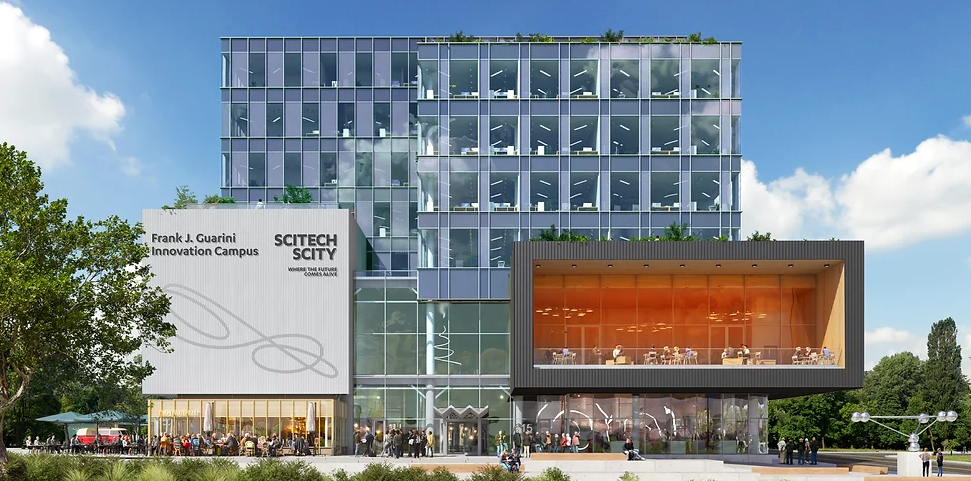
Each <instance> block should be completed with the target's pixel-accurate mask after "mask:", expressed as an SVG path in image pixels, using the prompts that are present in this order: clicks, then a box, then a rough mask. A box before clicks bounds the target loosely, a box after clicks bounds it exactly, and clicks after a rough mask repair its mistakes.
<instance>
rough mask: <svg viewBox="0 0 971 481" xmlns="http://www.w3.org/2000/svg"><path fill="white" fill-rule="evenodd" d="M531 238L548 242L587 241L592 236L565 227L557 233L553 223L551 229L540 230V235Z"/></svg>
mask: <svg viewBox="0 0 971 481" xmlns="http://www.w3.org/2000/svg"><path fill="white" fill-rule="evenodd" d="M529 240H531V241H546V242H587V241H589V240H590V238H589V237H587V236H585V235H580V234H577V233H575V232H573V231H572V230H569V229H564V230H563V231H562V232H560V233H557V231H556V226H555V225H551V226H550V228H549V229H543V230H541V231H539V237H531V238H530V239H529Z"/></svg>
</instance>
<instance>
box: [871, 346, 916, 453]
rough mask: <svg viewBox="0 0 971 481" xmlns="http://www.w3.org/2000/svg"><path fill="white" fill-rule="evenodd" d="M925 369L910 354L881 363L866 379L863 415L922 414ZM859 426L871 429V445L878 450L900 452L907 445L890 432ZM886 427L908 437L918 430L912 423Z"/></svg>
mask: <svg viewBox="0 0 971 481" xmlns="http://www.w3.org/2000/svg"><path fill="white" fill-rule="evenodd" d="M923 367H924V366H923V362H922V361H921V360H920V359H919V358H918V357H917V356H915V355H914V354H912V353H910V352H900V353H897V354H894V355H892V356H887V357H884V358H883V359H881V360H880V362H879V363H878V364H877V365H876V366H875V367H874V368H873V370H872V371H870V372H868V373H867V374H866V376H865V377H864V378H863V399H862V403H861V404H862V406H863V407H864V411H867V412H869V413H870V414H872V415H878V416H897V415H903V414H919V410H920V406H919V404H920V402H919V401H920V398H919V397H918V395H919V393H920V389H921V385H922V379H923V376H922V372H923ZM860 424H865V425H866V426H865V427H868V428H870V429H871V431H870V433H869V435H870V442H871V443H872V444H873V445H875V446H877V447H880V448H891V447H892V448H896V449H900V448H902V447H903V446H904V444H905V443H906V439H903V438H902V437H901V436H900V435H899V434H897V433H894V432H892V431H890V430H888V429H883V428H879V426H869V425H870V423H860ZM885 424H887V425H889V426H893V427H895V428H897V429H899V430H900V431H903V432H905V433H906V432H913V430H914V428H915V427H916V423H915V422H914V421H909V420H907V421H895V420H887V422H886V423H885ZM861 427H864V426H861Z"/></svg>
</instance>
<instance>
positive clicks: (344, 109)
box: [337, 102, 355, 137]
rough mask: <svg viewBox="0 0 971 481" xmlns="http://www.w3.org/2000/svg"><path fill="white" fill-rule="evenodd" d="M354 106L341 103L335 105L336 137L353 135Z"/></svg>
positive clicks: (348, 103)
mask: <svg viewBox="0 0 971 481" xmlns="http://www.w3.org/2000/svg"><path fill="white" fill-rule="evenodd" d="M354 126H355V125H354V104H353V103H351V102H341V103H339V104H337V129H338V130H337V135H339V136H341V137H351V136H353V135H355V134H354Z"/></svg>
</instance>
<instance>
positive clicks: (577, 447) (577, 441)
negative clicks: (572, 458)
mask: <svg viewBox="0 0 971 481" xmlns="http://www.w3.org/2000/svg"><path fill="white" fill-rule="evenodd" d="M570 447H571V448H573V454H576V453H578V452H580V431H574V432H573V442H571V443H570Z"/></svg>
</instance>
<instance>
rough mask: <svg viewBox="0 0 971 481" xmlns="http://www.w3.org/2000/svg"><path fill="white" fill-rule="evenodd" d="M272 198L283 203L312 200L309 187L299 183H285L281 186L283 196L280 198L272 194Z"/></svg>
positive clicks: (307, 202) (301, 202) (303, 202)
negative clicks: (284, 185)
mask: <svg viewBox="0 0 971 481" xmlns="http://www.w3.org/2000/svg"><path fill="white" fill-rule="evenodd" d="M273 200H275V201H277V202H283V203H284V204H309V203H311V202H313V201H314V198H313V196H312V195H310V189H307V188H306V187H301V186H299V185H290V184H287V185H286V187H284V188H283V198H282V199H280V198H277V197H276V196H274V197H273Z"/></svg>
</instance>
